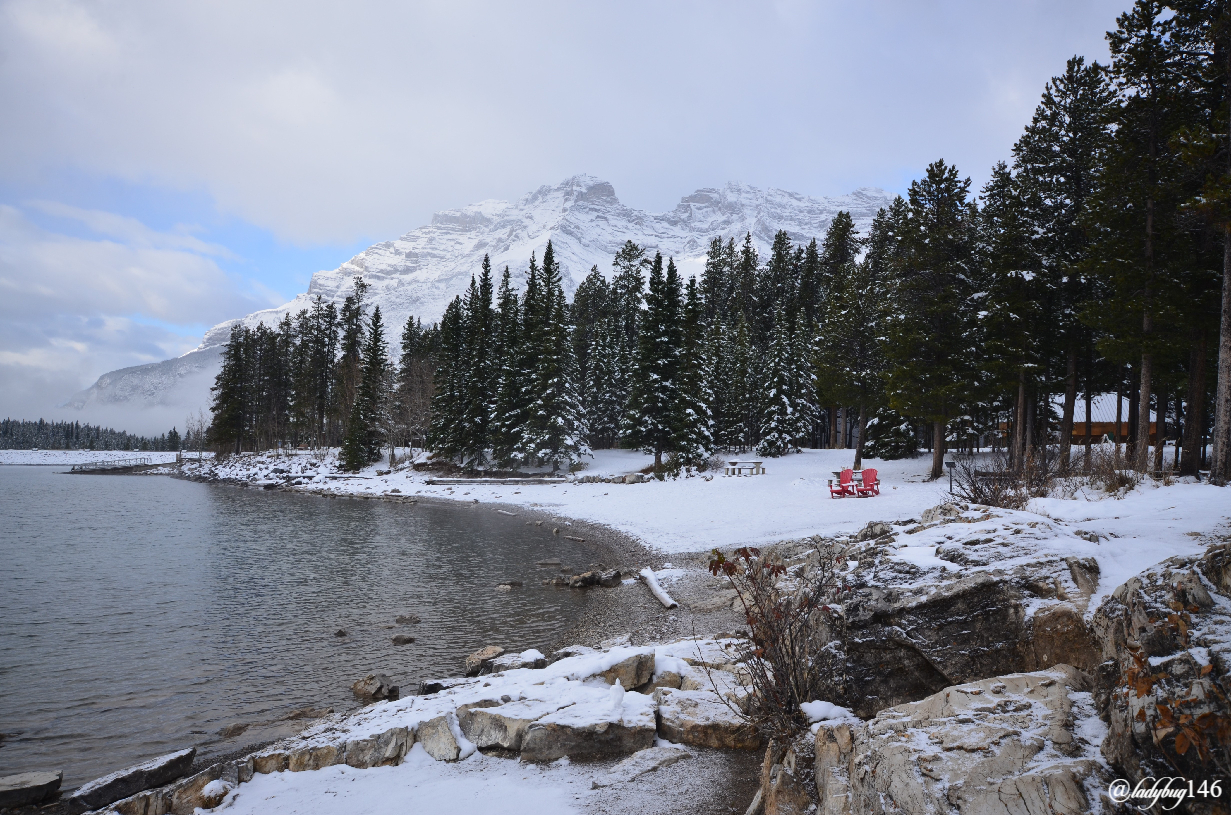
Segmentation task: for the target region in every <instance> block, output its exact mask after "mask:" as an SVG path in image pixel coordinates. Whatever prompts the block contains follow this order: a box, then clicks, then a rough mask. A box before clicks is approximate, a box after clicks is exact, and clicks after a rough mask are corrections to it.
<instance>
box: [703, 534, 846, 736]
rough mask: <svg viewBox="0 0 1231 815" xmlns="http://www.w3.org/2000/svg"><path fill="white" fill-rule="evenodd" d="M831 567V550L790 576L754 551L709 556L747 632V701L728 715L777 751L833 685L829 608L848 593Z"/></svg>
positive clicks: (837, 666)
mask: <svg viewBox="0 0 1231 815" xmlns="http://www.w3.org/2000/svg"><path fill="white" fill-rule="evenodd" d="M839 563H840V559H839V557H838V554H837V552H836V551H835V550H834V548H833V547H832V546H825V547H822V548H821V549H820V558H819V562H817V563H816V564H815V565H808V566H802V567H800V568H798V569H795V570H794V571H793V572H792V573H791V574H790V575H788V574H787V569H786V566H785V565H784V564H783V563H782V562H781V561H779V560H777V559H774V558H770V557H762V556H761V550H759V549H755V548H749V547H743V548H740V549H736V550H735V552H734V553H733V555H732V557H731V558H729V559H728V558H727V557H726V556H724V555H723V554H722V553H721V552H719V551H718V550H717V549H715V550H713V553H712V555H711V557H710V562H709V569H710V572H711V573H712V574H714V575H715V576H723V577H726V578H727V580H728V582H729V583H730V585H731V587H732V588H733V589H735V591H736V592H737V593H738V594H739V602H740V604H741V605H742V606H743V608H744V616H745V617H746V619H747V622H748V631H749V632H750V636H749V641H748V642H749V644H748V645H747V646H745V647H744V648H743V649H741V652H740V654H739V659H740V661H741V662H743V663H744V666H745V668H746V669H747V671H748V675H749V678H750V681H751V684H752V688H753V694H752V697H751V699H750V700H749V704H748V706H747V709H746V710H738V709H736V708H734V707H733V708H732V709H733V710H736V712H738V713H740V714H741V715H742V716H744V717H745V718H746V719H747V720H748V721H749V722H750V723H751V724H752V725H753V726H755V727H756V728H757V729H758V730H759V731H760V732H761V733H762V734H763V735H765V736H767V737H768V738H770V739H772V740H774V741H775V742H777V743H778V744H786V743H787V742H789V741H790V739H791V738H792V737H794V736H795V735H797V734H798V733H800V732H801V731H802V730H803V729H805V728H806V727H807V726H808V719H807V717H806V716H805V715H804V713H803V711H802V710H801V709H800V705H801V704H802V703H804V702H809V701H812V700H813V699H816V698H818V695H819V694H820V693H821V691H822V689H823V688H825V687H827V686H831V685H832V684H836V683H833V682H832V680H833V678H834V677H835V676H836V675H837V674H838V673H840V672H841V671H842V670H843V668H842V659H841V651H840V649H836V648H833V647H832V645H833V643H834V639H835V638H834V636H833V634H832V632H833V631H834V630H835V627H836V626H835V625H834V622H835V620H834V615H835V612H834V610H833V609H832V608H831V607H830V605H829V604H830V603H835V602H837V601H838V600H839V599H841V598H842V597H843V596H844V595H845V594H847V593H849V591H850V588H849V587H848V586H846V585H844V584H843V582H842V579H841V577H840V576H839V574H838V568H839V566H838V564H839ZM720 695H721V694H720Z"/></svg>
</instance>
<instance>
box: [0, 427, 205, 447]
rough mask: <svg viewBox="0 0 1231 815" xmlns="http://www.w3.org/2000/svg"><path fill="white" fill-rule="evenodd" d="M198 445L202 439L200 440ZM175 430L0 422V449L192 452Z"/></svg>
mask: <svg viewBox="0 0 1231 815" xmlns="http://www.w3.org/2000/svg"><path fill="white" fill-rule="evenodd" d="M200 442H201V444H202V445H204V443H205V439H204V438H202V439H200ZM192 445H193V440H192V439H190V438H189V439H185V438H182V437H181V436H180V432H179V431H178V430H177V429H176V428H174V427H173V428H171V430H170V431H169V432H167V433H162V434H160V435H158V436H137V435H134V434H132V433H127V432H125V431H123V430H112V429H111V428H110V427H101V426H99V425H92V424H82V423H81V422H49V421H46V420H45V419H39V420H38V421H22V420H19V419H3V420H0V450H35V449H37V450H150V451H155V452H162V451H175V450H180V449H196V448H195V447H192Z"/></svg>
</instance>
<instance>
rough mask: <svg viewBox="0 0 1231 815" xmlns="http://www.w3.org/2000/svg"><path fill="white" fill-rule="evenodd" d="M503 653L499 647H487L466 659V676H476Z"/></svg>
mask: <svg viewBox="0 0 1231 815" xmlns="http://www.w3.org/2000/svg"><path fill="white" fill-rule="evenodd" d="M503 653H504V649H503V648H501V647H500V646H499V645H488V646H485V647H483V648H480V649H479V650H477V651H475V652H474V653H473V654H471V655H470V656H468V657H466V662H465V669H466V676H478V675H479V674H480V673H481V672H482V671H483V669H484V668H485V667H487V666H488V665H489V664H490V663H491V661H492V660H493V659H495V658H496V657H498V656H500V655H501V654H503Z"/></svg>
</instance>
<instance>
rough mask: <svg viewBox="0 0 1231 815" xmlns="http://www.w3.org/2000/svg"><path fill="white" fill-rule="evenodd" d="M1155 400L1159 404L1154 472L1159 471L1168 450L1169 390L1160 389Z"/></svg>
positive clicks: (1156, 418)
mask: <svg viewBox="0 0 1231 815" xmlns="http://www.w3.org/2000/svg"><path fill="white" fill-rule="evenodd" d="M1155 400H1156V401H1157V402H1158V406H1157V407H1156V408H1155V409H1154V428H1155V429H1154V472H1156V473H1159V472H1162V470H1163V464H1164V463H1165V462H1164V461H1163V456H1164V455H1165V454H1166V450H1167V392H1166V391H1162V390H1160V391H1159V392H1158V396H1157V397H1155Z"/></svg>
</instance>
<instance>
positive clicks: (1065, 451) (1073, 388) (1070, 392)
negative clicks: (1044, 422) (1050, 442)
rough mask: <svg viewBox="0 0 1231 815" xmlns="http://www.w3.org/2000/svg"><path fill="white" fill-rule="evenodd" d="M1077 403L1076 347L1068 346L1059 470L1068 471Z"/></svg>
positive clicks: (1061, 420)
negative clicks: (1074, 409) (1074, 410)
mask: <svg viewBox="0 0 1231 815" xmlns="http://www.w3.org/2000/svg"><path fill="white" fill-rule="evenodd" d="M1076 404H1077V348H1076V347H1075V346H1074V347H1072V348H1069V369H1068V378H1067V379H1066V380H1065V382H1064V415H1063V416H1062V417H1061V419H1060V472H1061V473H1066V474H1067V473H1068V471H1069V455H1070V454H1071V452H1072V449H1073V408H1074V407H1075V406H1076Z"/></svg>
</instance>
